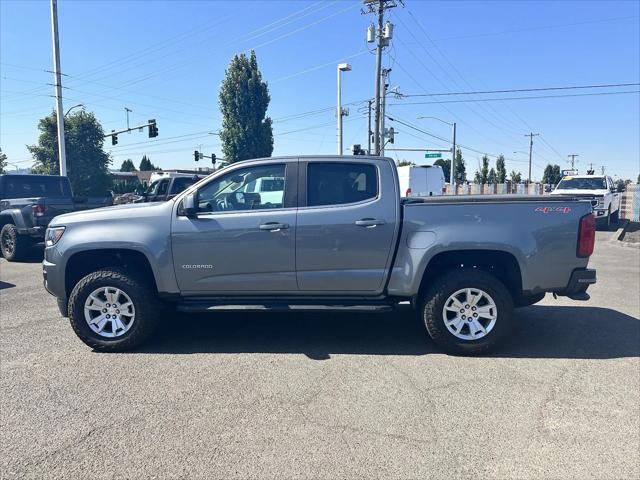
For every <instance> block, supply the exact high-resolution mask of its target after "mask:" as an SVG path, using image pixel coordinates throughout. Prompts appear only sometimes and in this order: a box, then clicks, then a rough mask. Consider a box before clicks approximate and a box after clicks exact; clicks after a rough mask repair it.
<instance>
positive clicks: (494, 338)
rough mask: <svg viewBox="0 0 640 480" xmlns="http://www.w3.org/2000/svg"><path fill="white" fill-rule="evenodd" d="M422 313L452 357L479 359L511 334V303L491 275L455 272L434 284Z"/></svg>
mask: <svg viewBox="0 0 640 480" xmlns="http://www.w3.org/2000/svg"><path fill="white" fill-rule="evenodd" d="M421 313H422V318H423V320H424V323H425V326H426V327H427V331H428V332H429V335H430V336H431V338H432V339H433V340H434V342H436V343H437V344H438V345H439V346H441V347H442V348H444V349H445V350H446V351H448V352H451V353H455V354H461V355H478V354H481V353H484V352H487V351H489V350H491V349H492V348H494V347H496V346H497V345H498V344H499V343H500V342H501V341H502V340H503V339H504V338H505V337H506V336H507V334H508V333H509V331H510V330H511V327H512V316H513V300H512V298H511V294H510V293H509V291H508V290H507V288H506V287H505V286H504V284H503V283H502V282H500V281H499V280H498V279H497V278H495V277H494V276H493V275H490V274H488V273H486V272H483V271H481V270H477V269H468V268H465V269H456V270H451V271H449V272H447V273H445V274H444V275H442V276H441V277H439V278H438V279H436V280H434V285H433V286H432V287H431V288H430V289H428V290H427V292H426V294H425V295H424V298H423V302H422V309H421Z"/></svg>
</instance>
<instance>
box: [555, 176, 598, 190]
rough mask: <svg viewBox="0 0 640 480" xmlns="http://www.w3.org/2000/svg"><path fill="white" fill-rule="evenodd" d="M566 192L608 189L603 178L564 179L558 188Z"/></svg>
mask: <svg viewBox="0 0 640 480" xmlns="http://www.w3.org/2000/svg"><path fill="white" fill-rule="evenodd" d="M556 188H558V189H564V190H602V189H606V188H607V183H606V182H605V180H604V178H603V177H592V178H563V179H562V180H560V183H559V184H558V186H557V187H556Z"/></svg>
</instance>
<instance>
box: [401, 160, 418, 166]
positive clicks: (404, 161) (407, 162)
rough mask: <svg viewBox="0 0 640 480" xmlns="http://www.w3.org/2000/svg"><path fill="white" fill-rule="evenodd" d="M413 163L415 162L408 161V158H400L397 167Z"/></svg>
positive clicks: (412, 164)
mask: <svg viewBox="0 0 640 480" xmlns="http://www.w3.org/2000/svg"><path fill="white" fill-rule="evenodd" d="M414 165H415V163H413V162H410V161H409V160H400V161H399V162H398V166H399V167H412V166H414Z"/></svg>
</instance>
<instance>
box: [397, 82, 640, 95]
mask: <svg viewBox="0 0 640 480" xmlns="http://www.w3.org/2000/svg"><path fill="white" fill-rule="evenodd" d="M639 85H640V83H605V84H598V85H573V86H563V87H538V88H513V89H508V90H484V91H483V90H479V91H477V92H446V93H415V94H407V93H402V94H401V96H402V97H408V98H409V97H440V96H450V95H484V94H493V93H517V92H542V91H550V90H575V89H590V88H613V87H636V86H639Z"/></svg>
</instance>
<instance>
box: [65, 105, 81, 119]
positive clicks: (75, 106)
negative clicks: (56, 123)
mask: <svg viewBox="0 0 640 480" xmlns="http://www.w3.org/2000/svg"><path fill="white" fill-rule="evenodd" d="M78 107H82V108H84V103H79V104H78V105H74V106H73V107H71V108H70V109H69V110H67V113H65V114H64V116H65V117H66V116H67V115H69V112H70V111H71V110H73V109H74V108H78Z"/></svg>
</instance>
